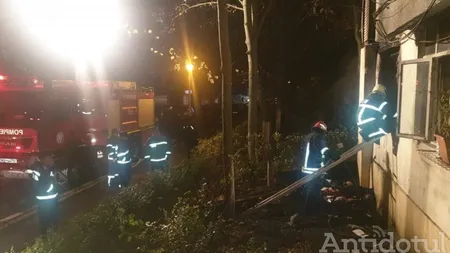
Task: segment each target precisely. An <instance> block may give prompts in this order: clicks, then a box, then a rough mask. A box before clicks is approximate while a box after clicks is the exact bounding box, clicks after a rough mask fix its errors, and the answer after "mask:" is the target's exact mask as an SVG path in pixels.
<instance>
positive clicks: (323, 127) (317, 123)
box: [313, 121, 328, 132]
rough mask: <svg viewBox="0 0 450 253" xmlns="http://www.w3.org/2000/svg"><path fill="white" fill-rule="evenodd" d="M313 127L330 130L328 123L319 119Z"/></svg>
mask: <svg viewBox="0 0 450 253" xmlns="http://www.w3.org/2000/svg"><path fill="white" fill-rule="evenodd" d="M313 128H318V129H321V130H323V131H325V132H326V131H327V130H328V127H327V124H325V122H323V121H317V122H316V124H314V127H313Z"/></svg>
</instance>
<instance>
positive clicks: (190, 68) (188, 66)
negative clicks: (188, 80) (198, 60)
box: [186, 62, 194, 73]
mask: <svg viewBox="0 0 450 253" xmlns="http://www.w3.org/2000/svg"><path fill="white" fill-rule="evenodd" d="M186 70H187V71H188V72H189V73H192V71H194V64H192V63H190V62H188V63H186Z"/></svg>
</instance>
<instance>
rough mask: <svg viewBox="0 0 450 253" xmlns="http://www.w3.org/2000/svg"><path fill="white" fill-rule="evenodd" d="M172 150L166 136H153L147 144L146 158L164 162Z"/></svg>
mask: <svg viewBox="0 0 450 253" xmlns="http://www.w3.org/2000/svg"><path fill="white" fill-rule="evenodd" d="M170 154H172V152H171V151H170V150H169V143H168V141H167V139H166V138H165V137H164V136H152V137H150V138H149V140H148V141H147V144H146V152H145V157H144V158H145V159H149V160H150V162H164V161H166V160H167V158H168V157H169V155H170Z"/></svg>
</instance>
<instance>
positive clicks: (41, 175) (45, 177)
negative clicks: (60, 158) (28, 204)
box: [26, 156, 59, 234]
mask: <svg viewBox="0 0 450 253" xmlns="http://www.w3.org/2000/svg"><path fill="white" fill-rule="evenodd" d="M26 173H28V174H29V175H30V177H31V178H32V179H33V181H34V189H35V190H34V193H35V197H36V199H37V202H38V204H37V205H38V214H39V225H40V230H41V233H42V234H45V233H46V232H47V230H48V229H49V228H51V227H54V226H56V225H57V221H58V214H59V210H58V198H57V196H58V183H57V181H56V179H55V170H54V164H53V159H52V158H51V157H50V156H48V157H45V158H44V159H43V161H40V160H39V158H38V157H33V158H31V159H30V163H29V166H28V169H27V170H26Z"/></svg>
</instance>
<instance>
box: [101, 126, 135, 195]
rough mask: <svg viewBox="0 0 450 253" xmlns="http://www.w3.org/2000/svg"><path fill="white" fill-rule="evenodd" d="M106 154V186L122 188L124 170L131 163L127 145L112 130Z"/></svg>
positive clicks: (115, 130)
mask: <svg viewBox="0 0 450 253" xmlns="http://www.w3.org/2000/svg"><path fill="white" fill-rule="evenodd" d="M106 148H107V152H108V186H111V187H119V188H120V187H122V182H123V176H124V173H123V171H124V169H125V166H126V165H127V164H128V163H131V158H130V156H129V150H128V145H127V144H126V142H125V141H124V139H122V138H120V136H119V131H118V130H117V129H113V130H112V131H111V136H110V137H109V139H108V144H107V145H106Z"/></svg>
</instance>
